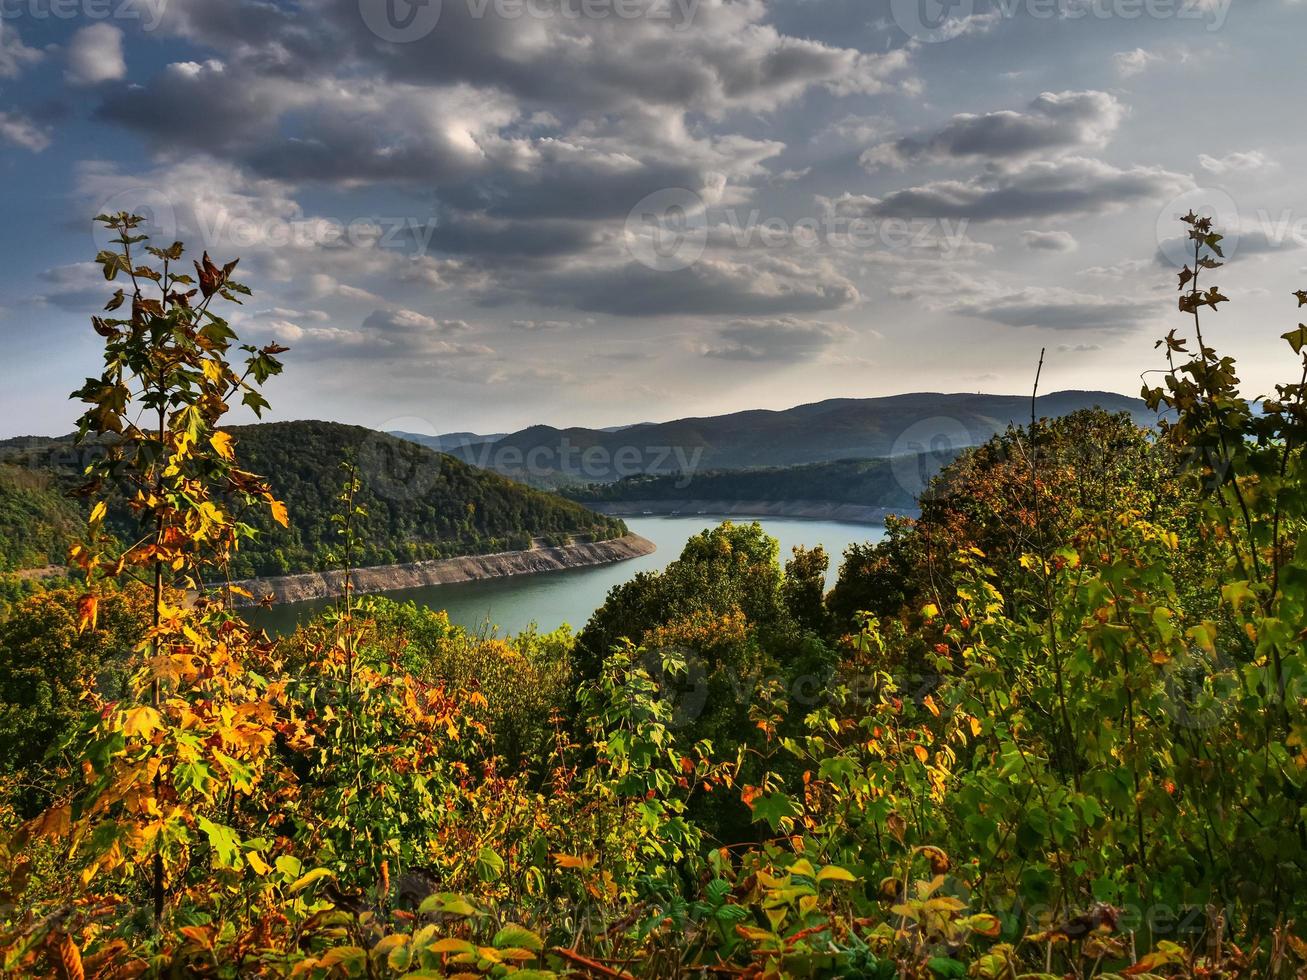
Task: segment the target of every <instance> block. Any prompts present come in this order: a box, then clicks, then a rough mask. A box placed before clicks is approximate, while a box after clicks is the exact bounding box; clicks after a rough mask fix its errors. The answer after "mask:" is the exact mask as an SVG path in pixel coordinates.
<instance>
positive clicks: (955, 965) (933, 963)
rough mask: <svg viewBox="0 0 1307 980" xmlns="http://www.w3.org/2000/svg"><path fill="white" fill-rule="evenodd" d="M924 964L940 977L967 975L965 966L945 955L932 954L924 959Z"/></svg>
mask: <svg viewBox="0 0 1307 980" xmlns="http://www.w3.org/2000/svg"><path fill="white" fill-rule="evenodd" d="M926 966H928V967H930V969H931V972H932V973H935V974H936V975H938V976H941V977H965V976H966V975H967V968H966V966H965V965H964V964H962V963H959V962H958V961H957V960H954V959H950V958H949V957H947V956H932V957H931V958H930V959H928V960H927V961H926Z"/></svg>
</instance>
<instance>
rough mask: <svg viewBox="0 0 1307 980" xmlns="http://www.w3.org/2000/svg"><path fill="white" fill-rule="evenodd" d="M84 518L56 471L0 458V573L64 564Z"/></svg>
mask: <svg viewBox="0 0 1307 980" xmlns="http://www.w3.org/2000/svg"><path fill="white" fill-rule="evenodd" d="M83 520H84V515H83V514H82V512H81V510H80V509H79V508H78V506H77V504H76V503H75V502H74V501H72V500H69V499H68V498H67V497H66V496H65V495H64V492H63V488H62V487H61V486H60V485H59V481H58V480H57V479H56V478H55V474H53V473H51V472H49V471H46V470H37V469H29V468H27V467H23V466H12V465H9V464H7V463H0V572H10V571H16V570H20V569H28V568H41V567H44V566H46V565H50V564H56V565H58V564H62V563H63V561H64V559H65V558H66V557H67V553H68V545H69V543H70V542H71V541H72V539H73V537H74V535H75V534H76V533H77V531H78V529H79V526H80V525H81V523H82V521H83Z"/></svg>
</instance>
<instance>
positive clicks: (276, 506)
mask: <svg viewBox="0 0 1307 980" xmlns="http://www.w3.org/2000/svg"><path fill="white" fill-rule="evenodd" d="M269 506H270V507H271V508H272V519H273V520H274V521H276V522H277V523H278V524H280V525H281V526H282V527H290V512H289V511H287V510H286V505H285V504H284V503H283V502H282V501H280V500H274V501H272V502H271V503H270V504H269Z"/></svg>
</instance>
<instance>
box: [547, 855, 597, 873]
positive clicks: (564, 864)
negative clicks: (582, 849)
mask: <svg viewBox="0 0 1307 980" xmlns="http://www.w3.org/2000/svg"><path fill="white" fill-rule="evenodd" d="M597 860H598V858H597V857H596V856H595V855H593V854H586V855H583V856H577V855H575V854H555V855H554V862H555V863H556V864H557V865H558V866H559V867H560V868H581V869H582V870H588V869H589V868H593V867H594V866H595V862H596V861H597Z"/></svg>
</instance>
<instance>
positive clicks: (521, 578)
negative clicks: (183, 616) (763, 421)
mask: <svg viewBox="0 0 1307 980" xmlns="http://www.w3.org/2000/svg"><path fill="white" fill-rule="evenodd" d="M730 519H731V520H733V521H735V522H736V523H749V519H748V518H740V517H734V518H730ZM624 520H625V521H626V524H627V527H629V528H630V529H631V530H632V531H634V532H635V533H636V534H639V535H641V536H642V537H646V538H648V539H649V540H650V541H652V542H653V543H654V544H655V545H657V546H658V550H657V551H655V552H654V553H653V554H651V555H645V556H643V557H641V558H632V559H630V560H629V561H621V562H614V563H612V564H609V565H598V566H594V567H591V568H572V569H566V570H564V571H557V572H544V573H541V574H538V575H514V576H510V577H507V578H493V579H484V580H481V581H477V582H458V583H454V584H451V585H438V586H427V587H424V588H418V589H403V590H400V591H397V592H388V593H385V594H386V595H387V596H388V597H389V598H391V599H394V600H396V601H398V602H416V603H418V604H419V605H424V606H430V607H432V608H434V609H444V610H445V611H446V612H448V613H449V618H450V620H451V621H452V622H454V623H457V624H458V625H460V626H465V627H467V628H468V629H472V630H482V629H485V630H495V631H497V632H498V633H499V634H501V635H503V634H506V633H518V632H521V631H522V630H523V629H525V628H526V627H527V626H529V625H530V624H532V623H535V624H536V625H537V626H538V627H539V628H540V629H542V630H552V629H555V628H557V627H559V626H561V625H563V623H568V624H569V625H571V626H572V627H573V628H575V629H578V630H579V629H580V628H581V627H582V626H584V625H585V623H586V620H588V619H589V618H590V614H591V613H592V612H594V611H595V610H596V609H597V608H599V607H600V606H601V605H603V602H604V598H605V597H606V596H607V595H608V591H609V590H610V589H612V588H613V586H615V585H620V584H621V583H623V582H626V581H628V580H630V579H632V578H634V577H635V575H636V574H637V573H639V572H648V571H658V570H660V569H662V568H665V567H666V566H667V565H669V564H671V563H672V562H673V561H675V560H676V559H677V558H678V557H679V556H680V554H681V549H682V548H683V547H685V542H686V541H687V540H688V539H689V538H691V537H693V536H694V535H696V534H698V533H699V532H701V531H703V530H705V529H707V528H712V527H716V526H717V525H718V524H720V523H721V521H722V520H724V518H718V517H713V516H710V515H696V516H689V517H685V516H683V517H626V518H624ZM758 523H760V524H761V525H762V526H763V528H764V530H766V532H767V533H768V534H770V535H771V536H772V537H774V538H776V539H777V540H778V541H779V542H780V558H781V563H782V564H784V563H785V561H786V560H787V559H788V558H789V557H790V552H791V549H792V548H793V547H794V546H796V545H804V546H806V547H809V548H812V547H816V546H817V545H822V546H823V547H824V548H825V549H826V553H827V554H828V555H830V558H831V567H830V570H829V572H828V574H827V580H826V584H827V586H828V587H829V586H830V585H832V584H834V582H835V577H836V575H837V574H838V572H839V564H840V560H841V555H842V554H843V553H844V549H845V548H846V547H848V546H849V545H850V544H852V543H854V542H859V543H861V542H866V541H879V540H880V539H881V538H882V537H884V534H885V529H884V528H883V527H880V526H877V525H874V524H850V523H843V522H840V521H821V520H799V519H794V518H780V517H767V518H761V519H760V520H759V522H758ZM334 601H335V600H332V599H319V600H316V601H312V602H298V603H293V604H289V605H277V606H274V607H273V608H272V609H248V610H246V611H245V615H246V617H247V618H248V619H249V620H250V621H251V622H253V623H254V624H255V625H257V626H262V627H263V628H265V629H267V630H268V631H269V632H270V633H275V634H284V633H288V632H290V631H292V630H293V629H294V628H295V627H296V625H298V624H299V623H301V622H303V621H305V620H307V619H310V618H312V617H313V616H314V615H316V614H317V613H318V612H320V611H322V610H323V609H325V608H328V607H330V606H331V605H332V603H333V602H334Z"/></svg>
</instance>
